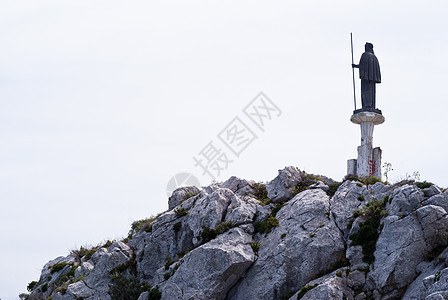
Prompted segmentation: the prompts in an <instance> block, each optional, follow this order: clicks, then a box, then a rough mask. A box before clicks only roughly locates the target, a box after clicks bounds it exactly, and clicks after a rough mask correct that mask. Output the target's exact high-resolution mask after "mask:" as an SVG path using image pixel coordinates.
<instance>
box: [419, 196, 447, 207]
mask: <svg viewBox="0 0 448 300" xmlns="http://www.w3.org/2000/svg"><path fill="white" fill-rule="evenodd" d="M423 205H436V206H440V207H442V208H443V209H444V210H445V211H448V194H447V193H443V194H437V195H434V196H432V197H430V198H429V199H426V200H424V201H423Z"/></svg>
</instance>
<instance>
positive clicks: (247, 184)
mask: <svg viewBox="0 0 448 300" xmlns="http://www.w3.org/2000/svg"><path fill="white" fill-rule="evenodd" d="M253 183H254V181H248V180H244V179H240V178H238V177H236V176H232V177H230V178H229V179H227V180H226V181H225V182H224V183H223V184H221V186H220V188H226V189H229V190H231V191H232V192H234V193H235V194H237V195H239V196H247V195H248V194H253V193H254V192H255V189H254V188H253V187H252V184H253Z"/></svg>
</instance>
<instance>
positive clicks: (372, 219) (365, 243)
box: [350, 199, 387, 264]
mask: <svg viewBox="0 0 448 300" xmlns="http://www.w3.org/2000/svg"><path fill="white" fill-rule="evenodd" d="M385 205H386V201H385V199H383V200H373V201H371V202H369V203H367V205H366V206H365V207H364V208H363V209H362V210H359V211H355V213H354V217H357V216H363V217H364V218H365V219H366V220H365V221H364V222H362V223H360V224H359V231H358V232H357V233H354V234H352V235H351V236H350V240H351V241H352V245H354V246H357V245H360V246H362V253H363V261H364V262H366V263H369V264H371V263H373V261H374V260H375V256H374V255H373V253H374V252H375V249H376V241H377V240H378V237H379V235H380V234H379V232H378V231H379V230H378V229H379V227H380V221H381V218H384V217H385V216H386V215H387V211H386V209H385Z"/></svg>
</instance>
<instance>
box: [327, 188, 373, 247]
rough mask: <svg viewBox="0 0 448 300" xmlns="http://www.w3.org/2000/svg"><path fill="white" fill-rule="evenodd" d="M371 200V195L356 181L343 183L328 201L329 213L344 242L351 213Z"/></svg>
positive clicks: (351, 216) (351, 217)
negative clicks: (342, 234) (341, 233)
mask: <svg viewBox="0 0 448 300" xmlns="http://www.w3.org/2000/svg"><path fill="white" fill-rule="evenodd" d="M371 200H372V195H370V193H369V192H368V190H367V189H366V188H365V186H363V185H360V183H359V182H356V181H346V182H344V183H343V184H342V185H341V186H340V187H339V188H338V190H337V192H336V193H335V194H334V196H333V197H332V198H331V199H330V207H331V212H332V214H333V216H334V218H335V222H336V224H337V226H338V228H339V229H340V230H341V231H342V232H343V233H344V237H345V239H346V240H347V238H348V233H349V231H350V228H348V227H347V225H348V223H349V222H350V221H353V213H354V212H355V211H357V210H359V209H361V208H362V207H364V206H365V205H366V203H367V202H369V201H371Z"/></svg>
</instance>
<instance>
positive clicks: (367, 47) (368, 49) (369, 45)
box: [364, 43, 373, 53]
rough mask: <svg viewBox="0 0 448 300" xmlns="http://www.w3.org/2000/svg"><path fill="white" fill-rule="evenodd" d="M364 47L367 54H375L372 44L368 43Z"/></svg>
mask: <svg viewBox="0 0 448 300" xmlns="http://www.w3.org/2000/svg"><path fill="white" fill-rule="evenodd" d="M364 47H365V49H366V52H371V53H373V44H372V43H366V45H365V46H364Z"/></svg>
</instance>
